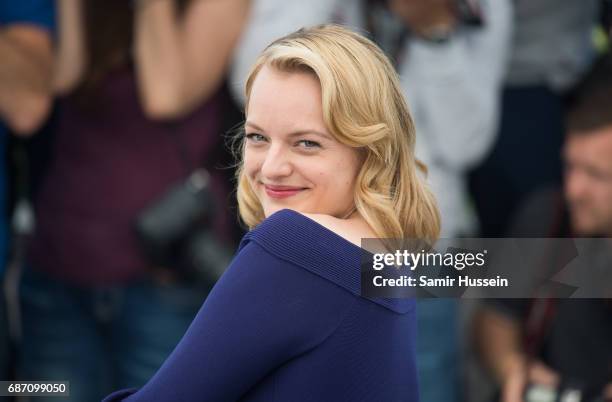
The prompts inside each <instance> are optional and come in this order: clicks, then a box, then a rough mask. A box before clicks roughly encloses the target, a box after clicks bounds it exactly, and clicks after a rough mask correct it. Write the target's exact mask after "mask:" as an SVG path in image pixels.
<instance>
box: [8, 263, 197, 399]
mask: <svg viewBox="0 0 612 402" xmlns="http://www.w3.org/2000/svg"><path fill="white" fill-rule="evenodd" d="M20 297H21V309H22V310H21V312H22V316H23V342H22V345H21V346H22V347H21V348H20V353H19V362H18V378H19V379H22V380H56V381H60V380H63V381H70V398H62V399H61V400H62V402H65V401H78V402H89V401H92V402H93V401H100V400H101V399H102V398H103V397H104V396H106V395H107V394H109V393H110V392H112V391H113V390H116V389H119V388H127V387H140V386H142V385H143V384H144V383H145V382H146V381H147V380H148V379H149V378H150V377H151V376H152V375H153V374H154V373H155V372H156V371H157V369H158V368H159V367H160V366H161V364H162V363H163V362H164V360H165V359H166V358H167V357H168V355H169V354H170V352H171V351H172V350H173V349H174V347H175V346H176V345H177V344H178V342H179V341H180V339H181V337H182V336H183V334H184V333H185V331H186V329H187V327H188V326H189V324H190V323H191V321H192V320H193V318H194V317H195V315H196V313H197V312H198V310H199V308H200V306H201V305H202V302H203V301H204V299H205V297H206V291H205V290H203V289H200V288H198V287H195V286H191V285H185V284H182V285H176V284H174V285H158V284H155V283H153V282H152V281H151V280H143V281H142V282H140V283H135V284H132V285H126V286H114V287H101V288H93V289H89V288H79V287H74V286H70V285H67V284H64V283H61V282H57V281H54V280H52V279H50V278H48V277H46V276H44V275H43V274H40V273H34V272H32V271H31V270H27V271H26V273H25V275H24V278H23V280H22V284H21V292H20ZM48 400H49V401H51V402H57V401H58V399H57V398H49V399H48ZM36 401H37V402H43V401H47V399H45V398H42V397H37V398H36Z"/></svg>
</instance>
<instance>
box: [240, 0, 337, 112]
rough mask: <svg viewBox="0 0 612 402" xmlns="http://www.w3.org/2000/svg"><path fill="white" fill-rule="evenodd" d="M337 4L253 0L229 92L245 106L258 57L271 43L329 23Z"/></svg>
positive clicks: (317, 0) (330, 0) (313, 0)
mask: <svg viewBox="0 0 612 402" xmlns="http://www.w3.org/2000/svg"><path fill="white" fill-rule="evenodd" d="M338 3H339V0H310V1H303V0H254V1H253V6H252V11H251V15H250V17H249V21H248V23H247V25H246V27H245V29H244V32H243V34H242V36H241V38H240V41H239V42H238V45H237V47H236V52H235V54H234V59H233V61H232V66H231V76H230V84H231V85H230V89H231V91H232V95H233V96H234V99H235V100H236V101H237V102H239V103H241V104H244V101H245V98H244V84H245V80H246V78H247V75H248V73H249V71H250V69H251V67H252V66H253V64H255V61H256V60H257V57H258V56H259V55H260V54H261V52H262V51H263V50H264V49H265V47H266V46H268V45H269V44H270V43H272V41H274V40H276V39H278V38H280V37H282V36H284V35H287V34H289V33H291V32H293V31H296V30H298V29H300V28H302V27H307V26H312V25H316V24H322V23H326V22H330V21H332V17H333V14H334V11H335V10H336V8H337V7H338Z"/></svg>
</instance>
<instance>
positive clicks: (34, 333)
mask: <svg viewBox="0 0 612 402" xmlns="http://www.w3.org/2000/svg"><path fill="white" fill-rule="evenodd" d="M57 5H58V17H59V18H58V35H57V36H58V44H57V56H58V57H57V65H56V69H55V77H54V88H55V91H56V94H57V95H58V101H57V105H56V116H55V125H54V127H53V129H54V135H55V143H54V147H53V154H52V159H51V162H50V166H49V169H48V171H47V172H46V175H45V177H44V178H43V180H42V184H41V187H40V189H39V190H38V192H37V194H36V195H35V199H34V206H35V213H36V230H35V234H34V236H33V238H32V241H31V244H30V248H29V253H28V258H27V264H26V267H25V270H24V275H23V279H22V284H21V308H22V313H23V345H24V347H23V348H22V351H21V355H20V367H19V372H18V375H19V378H21V379H24V380H25V379H47V380H68V381H70V399H67V400H70V401H79V402H81V401H95V400H100V399H101V398H102V397H103V396H104V395H106V394H107V393H109V392H110V391H111V390H112V389H116V388H120V387H132V386H140V385H142V384H144V383H145V382H146V381H147V380H148V379H149V377H150V376H151V375H152V374H153V373H154V372H155V371H156V370H157V369H158V368H159V366H160V365H161V363H162V362H163V361H164V359H165V358H166V357H167V356H168V354H169V353H170V352H171V350H172V349H173V348H174V346H175V345H176V344H177V343H178V341H179V339H180V338H181V337H182V335H183V333H184V331H185V330H186V328H187V326H188V325H189V323H190V322H191V321H192V320H193V317H194V316H195V314H196V312H197V311H198V310H199V308H200V306H201V305H202V303H203V301H204V299H205V297H206V295H207V291H208V287H209V286H208V285H207V284H205V283H202V282H200V281H196V280H195V279H194V278H192V277H189V276H188V275H186V274H185V272H183V271H182V270H181V269H180V267H179V266H178V265H179V264H178V263H176V261H174V260H173V259H172V258H166V259H165V260H163V261H162V260H158V259H155V258H151V257H152V256H151V255H150V254H149V253H148V252H149V251H150V247H151V246H150V245H151V242H155V241H158V240H159V238H158V237H156V234H157V233H158V230H159V228H160V223H159V222H161V223H162V224H164V222H167V217H168V216H169V215H171V216H175V217H177V219H179V221H177V220H174V221H171V222H170V224H171V225H174V226H173V227H176V226H177V225H178V224H179V223H180V224H182V223H184V222H185V221H190V218H192V217H193V219H194V220H195V219H199V218H202V217H204V218H205V225H207V226H206V227H207V230H208V231H207V234H208V235H209V238H212V239H214V240H216V241H219V243H221V244H223V242H224V240H225V239H227V237H228V236H227V234H228V233H227V232H228V228H229V224H228V219H227V217H228V213H227V211H226V210H225V205H227V203H228V201H227V200H228V197H229V191H228V190H227V188H228V184H229V183H226V182H225V176H224V175H223V174H221V172H219V171H218V170H216V167H217V165H216V163H217V161H218V159H217V157H218V156H219V154H221V153H222V152H221V149H222V146H223V145H222V128H221V127H222V123H223V122H222V121H221V119H222V118H223V113H224V112H225V100H224V99H225V97H224V95H223V90H222V88H223V83H224V78H225V74H226V69H227V65H228V62H229V60H230V57H231V53H232V51H233V47H234V44H235V42H236V40H237V38H238V36H239V34H240V31H241V29H242V26H243V23H244V20H245V18H246V15H247V11H248V1H247V0H206V1H195V0H194V1H178V0H177V1H175V0H134V1H131V2H129V1H126V0H88V1H85V0H58V1H57ZM196 171H197V172H205V173H202V174H195V172H196ZM198 178H199V179H198ZM168 199H170V200H171V201H164V200H168ZM200 201H202V204H201V205H198V204H199V202H200ZM160 203H162V204H164V205H166V207H163V206H162V207H160V206H159V205H160ZM166 203H167V204H166ZM194 206H195V207H196V209H189V210H188V211H187V212H185V211H184V210H183V207H187V208H189V207H194ZM213 206H219V208H217V209H216V210H214V211H212V208H213ZM160 211H161V212H160ZM202 214H205V215H206V216H202ZM185 217H186V219H184V218H185ZM181 220H182V221H181ZM151 222H153V223H151ZM162 226H163V225H162ZM171 228H172V227H171ZM171 228H168V226H165V227H164V228H162V230H163V231H164V233H166V234H167V235H169V234H170V231H171V230H170V229H171ZM173 234H174V232H173ZM176 235H177V236H185V237H189V238H191V236H189V235H187V234H186V233H182V232H180V231H177V232H176ZM163 240H164V242H170V241H174V240H176V239H174V238H173V239H167V238H164V239H163ZM225 244H227V241H226V243H225ZM156 245H157V243H156ZM41 400H44V398H43V399H41Z"/></svg>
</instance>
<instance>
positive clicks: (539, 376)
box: [501, 361, 559, 402]
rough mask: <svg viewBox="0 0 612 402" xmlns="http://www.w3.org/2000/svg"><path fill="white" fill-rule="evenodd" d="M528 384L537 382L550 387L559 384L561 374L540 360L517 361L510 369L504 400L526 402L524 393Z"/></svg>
mask: <svg viewBox="0 0 612 402" xmlns="http://www.w3.org/2000/svg"><path fill="white" fill-rule="evenodd" d="M528 384H536V385H540V386H544V387H548V388H553V389H554V388H556V387H557V386H558V385H559V375H558V374H557V373H556V372H555V371H554V370H552V369H551V368H550V367H548V366H546V365H545V364H544V363H542V362H540V361H535V362H532V363H531V364H529V366H527V364H525V363H524V362H517V363H516V364H514V365H513V366H512V367H511V368H510V369H509V371H508V373H507V375H506V378H505V381H504V384H503V388H502V395H501V401H502V402H524V398H523V395H524V394H525V388H526V387H527V385H528Z"/></svg>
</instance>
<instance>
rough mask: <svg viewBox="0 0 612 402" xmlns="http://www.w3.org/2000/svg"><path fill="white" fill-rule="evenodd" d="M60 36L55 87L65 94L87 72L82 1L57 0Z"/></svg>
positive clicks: (54, 80) (57, 92)
mask: <svg viewBox="0 0 612 402" xmlns="http://www.w3.org/2000/svg"><path fill="white" fill-rule="evenodd" d="M56 4H57V5H58V15H57V16H58V37H57V45H56V57H55V70H54V73H53V90H54V92H55V93H56V94H59V95H64V94H66V93H68V92H70V91H71V90H72V89H74V88H75V87H76V86H77V85H78V84H79V82H80V81H81V79H82V78H83V73H84V71H85V63H86V62H85V60H86V55H85V43H84V39H85V32H84V29H83V0H57V1H56Z"/></svg>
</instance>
